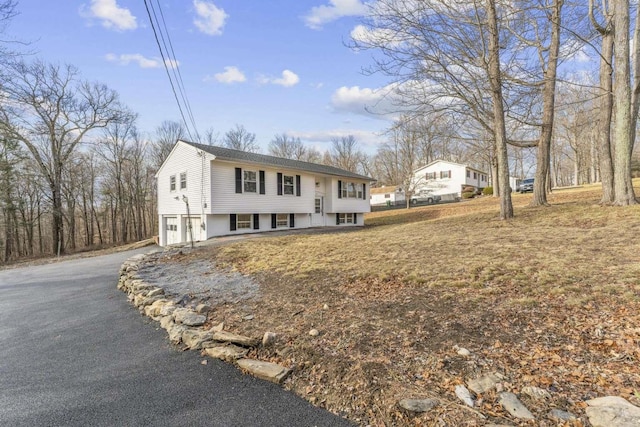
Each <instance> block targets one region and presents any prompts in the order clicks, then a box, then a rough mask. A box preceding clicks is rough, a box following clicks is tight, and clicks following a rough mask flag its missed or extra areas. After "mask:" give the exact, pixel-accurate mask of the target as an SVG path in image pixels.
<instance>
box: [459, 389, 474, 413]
mask: <svg viewBox="0 0 640 427" xmlns="http://www.w3.org/2000/svg"><path fill="white" fill-rule="evenodd" d="M455 393H456V396H458V399H460V400H462V401H463V402H464V403H465V405H467V406H470V407H472V408H473V406H474V404H475V402H474V400H473V397H471V393H469V390H468V389H467V388H466V387H465V386H463V385H457V386H456V390H455Z"/></svg>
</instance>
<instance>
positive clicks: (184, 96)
mask: <svg viewBox="0 0 640 427" xmlns="http://www.w3.org/2000/svg"><path fill="white" fill-rule="evenodd" d="M156 4H157V5H158V10H159V11H160V17H161V18H162V25H163V27H164V33H165V34H166V35H167V41H168V42H169V50H170V51H171V54H170V55H168V56H170V57H172V58H173V61H174V63H175V67H172V70H173V75H174V76H175V77H176V81H177V83H178V89H179V90H180V94H181V95H182V99H183V101H184V105H185V108H186V110H187V114H188V115H189V120H191V124H192V125H193V130H194V132H195V134H196V138H197V139H198V142H201V141H200V134H199V133H198V128H197V126H196V121H195V118H194V117H193V110H192V109H191V103H190V102H189V97H188V96H187V89H186V86H185V85H184V80H182V73H181V72H180V67H179V66H178V59H177V58H176V54H175V52H174V50H173V43H171V36H170V35H169V29H168V28H167V22H166V21H165V19H164V12H162V7H161V6H160V2H159V0H156ZM151 9H152V10H153V12H154V15H155V10H154V9H153V4H152V5H151ZM157 22H158V18H157V17H156V23H157ZM159 26H160V25H158V27H159ZM160 35H161V36H162V31H161V32H160ZM162 42H163V43H164V37H163V38H162ZM166 50H167V45H166V44H165V51H166Z"/></svg>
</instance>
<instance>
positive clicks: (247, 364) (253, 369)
mask: <svg viewBox="0 0 640 427" xmlns="http://www.w3.org/2000/svg"><path fill="white" fill-rule="evenodd" d="M238 366H240V367H241V368H242V369H245V370H247V371H248V372H250V373H251V374H252V375H254V376H256V377H258V378H261V379H263V380H267V381H271V382H274V383H276V384H280V383H281V382H282V381H284V379H285V378H286V377H287V375H289V373H290V372H291V369H287V368H285V367H284V366H280V365H278V364H275V363H270V362H262V361H260V360H253V359H240V360H238Z"/></svg>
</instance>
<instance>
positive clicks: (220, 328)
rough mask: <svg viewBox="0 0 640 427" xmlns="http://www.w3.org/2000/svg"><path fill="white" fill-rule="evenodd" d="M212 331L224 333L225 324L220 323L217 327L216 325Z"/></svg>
mask: <svg viewBox="0 0 640 427" xmlns="http://www.w3.org/2000/svg"><path fill="white" fill-rule="evenodd" d="M211 330H212V331H213V332H220V331H224V322H220V323H218V324H217V325H215V326H214V327H213V328H211Z"/></svg>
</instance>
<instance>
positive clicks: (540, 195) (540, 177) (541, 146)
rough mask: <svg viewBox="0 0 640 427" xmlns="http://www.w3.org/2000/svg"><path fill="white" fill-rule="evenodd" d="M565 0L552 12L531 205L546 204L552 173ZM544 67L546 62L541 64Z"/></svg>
mask: <svg viewBox="0 0 640 427" xmlns="http://www.w3.org/2000/svg"><path fill="white" fill-rule="evenodd" d="M563 4H564V1H563V0H555V1H554V3H553V12H552V14H551V43H550V45H549V59H548V63H547V69H546V70H545V71H544V87H543V89H542V131H541V132H540V141H539V142H538V152H537V154H536V161H537V167H536V176H535V181H534V183H533V199H532V200H531V206H546V205H548V203H547V183H548V182H547V176H549V175H550V170H549V167H550V163H551V137H552V136H553V119H554V116H555V97H556V74H557V69H558V53H559V51H560V24H561V22H560V21H561V15H562V6H563ZM541 65H542V67H543V68H544V64H541Z"/></svg>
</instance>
